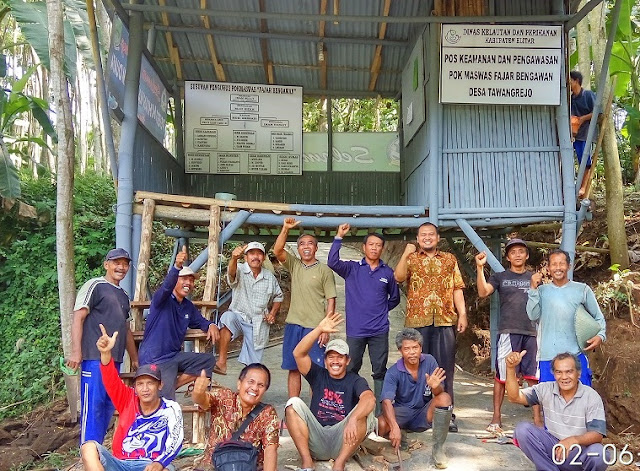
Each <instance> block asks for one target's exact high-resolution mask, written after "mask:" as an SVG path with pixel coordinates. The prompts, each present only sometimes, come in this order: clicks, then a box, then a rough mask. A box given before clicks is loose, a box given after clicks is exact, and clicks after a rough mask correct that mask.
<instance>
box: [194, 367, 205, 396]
mask: <svg viewBox="0 0 640 471" xmlns="http://www.w3.org/2000/svg"><path fill="white" fill-rule="evenodd" d="M208 387H209V378H207V372H206V371H205V370H202V371H201V372H200V376H198V377H197V378H196V382H195V384H194V385H193V394H194V395H195V394H204V393H206V392H207V388H208Z"/></svg>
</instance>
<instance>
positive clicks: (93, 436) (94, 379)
mask: <svg viewBox="0 0 640 471" xmlns="http://www.w3.org/2000/svg"><path fill="white" fill-rule="evenodd" d="M115 365H116V369H117V370H118V371H120V363H116V364H115ZM81 373H82V375H81V377H80V444H81V445H82V444H83V443H84V442H86V441H87V440H94V441H96V442H98V443H102V441H103V440H104V436H105V435H106V433H107V428H109V421H110V420H111V416H113V412H114V410H115V407H114V406H113V403H112V402H111V399H110V398H109V396H108V395H107V391H106V390H105V389H104V385H103V384H102V374H101V373H100V360H83V361H82V367H81Z"/></svg>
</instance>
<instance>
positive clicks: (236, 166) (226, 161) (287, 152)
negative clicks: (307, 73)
mask: <svg viewBox="0 0 640 471" xmlns="http://www.w3.org/2000/svg"><path fill="white" fill-rule="evenodd" d="M184 101H185V121H184V129H185V171H186V172H187V173H218V174H235V173H242V174H263V175H300V174H302V87H293V86H284V85H259V84H248V83H224V82H189V81H187V82H185V92H184Z"/></svg>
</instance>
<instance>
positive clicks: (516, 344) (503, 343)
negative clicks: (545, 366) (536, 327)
mask: <svg viewBox="0 0 640 471" xmlns="http://www.w3.org/2000/svg"><path fill="white" fill-rule="evenodd" d="M523 350H526V351H527V354H526V355H525V356H524V357H522V361H521V362H520V364H519V365H518V367H517V368H516V374H518V373H520V374H521V375H522V377H523V378H524V379H531V380H535V381H537V380H538V362H537V361H536V357H537V355H538V341H537V339H536V338H535V337H534V336H533V335H522V334H499V335H498V340H497V346H496V381H498V382H499V383H502V384H504V383H505V382H506V380H507V364H506V361H505V360H506V358H507V356H508V355H509V354H510V353H512V352H521V351H523Z"/></svg>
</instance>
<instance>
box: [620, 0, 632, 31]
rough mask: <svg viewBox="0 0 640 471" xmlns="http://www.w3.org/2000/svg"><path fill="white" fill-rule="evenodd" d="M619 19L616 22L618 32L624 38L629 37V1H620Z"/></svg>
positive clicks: (630, 4)
mask: <svg viewBox="0 0 640 471" xmlns="http://www.w3.org/2000/svg"><path fill="white" fill-rule="evenodd" d="M621 1H622V6H621V9H620V19H619V20H618V32H619V33H620V34H621V35H622V36H624V37H627V38H628V37H629V36H631V31H632V30H631V6H632V2H631V0H621Z"/></svg>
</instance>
